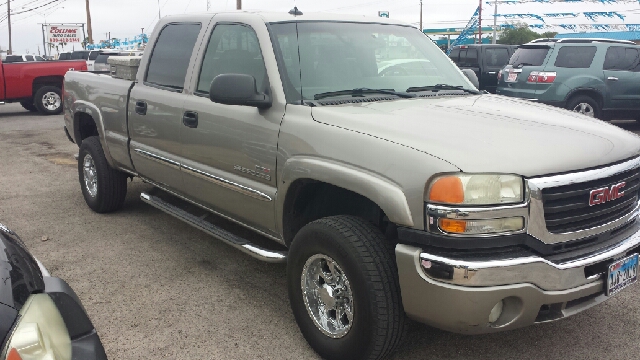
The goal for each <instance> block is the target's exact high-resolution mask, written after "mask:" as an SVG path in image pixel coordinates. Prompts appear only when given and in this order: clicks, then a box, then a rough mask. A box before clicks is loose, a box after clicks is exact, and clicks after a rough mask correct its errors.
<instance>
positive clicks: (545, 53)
mask: <svg viewBox="0 0 640 360" xmlns="http://www.w3.org/2000/svg"><path fill="white" fill-rule="evenodd" d="M551 52H552V48H551V47H550V46H549V45H542V44H540V45H536V44H532V45H522V46H521V47H520V48H518V49H517V50H516V52H515V53H514V54H513V55H512V56H511V59H510V60H509V63H508V64H507V66H506V67H505V69H504V70H503V71H502V76H501V77H500V79H499V80H498V89H497V91H496V92H497V93H498V94H500V95H506V96H513V97H520V98H525V99H533V98H535V96H536V90H538V86H537V85H538V84H536V83H530V82H528V81H527V78H528V77H529V74H530V73H531V72H532V71H543V70H544V67H545V65H546V63H547V60H548V58H549V56H550V53H551Z"/></svg>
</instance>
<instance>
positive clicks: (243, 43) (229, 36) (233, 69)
mask: <svg viewBox="0 0 640 360" xmlns="http://www.w3.org/2000/svg"><path fill="white" fill-rule="evenodd" d="M266 73H267V72H266V68H265V66H264V61H263V59H262V52H261V51H260V44H259V43H258V37H257V36H256V33H255V32H254V31H253V29H251V28H250V27H249V26H245V25H240V24H221V25H217V26H216V27H215V28H214V29H213V32H212V33H211V38H210V39H209V44H208V45H207V51H206V53H205V56H204V60H203V62H202V67H201V68H200V77H199V79H198V88H197V92H198V93H200V94H208V93H209V88H210V87H211V82H212V81H213V79H214V78H215V77H216V76H218V75H221V74H245V75H251V76H253V77H254V78H255V79H256V87H257V89H258V91H263V90H264V89H263V87H264V84H265V80H266Z"/></svg>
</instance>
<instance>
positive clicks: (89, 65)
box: [87, 50, 103, 71]
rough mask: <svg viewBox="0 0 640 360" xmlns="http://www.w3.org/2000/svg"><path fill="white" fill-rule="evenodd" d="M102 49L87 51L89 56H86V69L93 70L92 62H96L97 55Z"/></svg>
mask: <svg viewBox="0 0 640 360" xmlns="http://www.w3.org/2000/svg"><path fill="white" fill-rule="evenodd" d="M102 52H103V50H91V51H90V52H89V57H88V58H87V70H88V71H93V64H94V63H95V62H96V59H97V58H98V55H100V54H101V53H102Z"/></svg>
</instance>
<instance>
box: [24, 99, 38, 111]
mask: <svg viewBox="0 0 640 360" xmlns="http://www.w3.org/2000/svg"><path fill="white" fill-rule="evenodd" d="M20 105H22V107H23V108H24V109H25V110H29V111H31V112H36V111H38V108H36V106H35V105H33V99H31V100H25V101H20Z"/></svg>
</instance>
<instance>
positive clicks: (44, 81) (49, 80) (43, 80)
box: [32, 76, 64, 95]
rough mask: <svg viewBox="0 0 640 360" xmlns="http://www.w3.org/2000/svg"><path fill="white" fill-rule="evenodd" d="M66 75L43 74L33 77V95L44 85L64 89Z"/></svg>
mask: <svg viewBox="0 0 640 360" xmlns="http://www.w3.org/2000/svg"><path fill="white" fill-rule="evenodd" d="M63 80H64V77H62V76H42V77H38V78H35V79H33V86H32V89H33V95H35V94H36V92H38V90H39V89H40V88H41V87H43V86H55V87H57V88H59V89H62V82H63Z"/></svg>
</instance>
